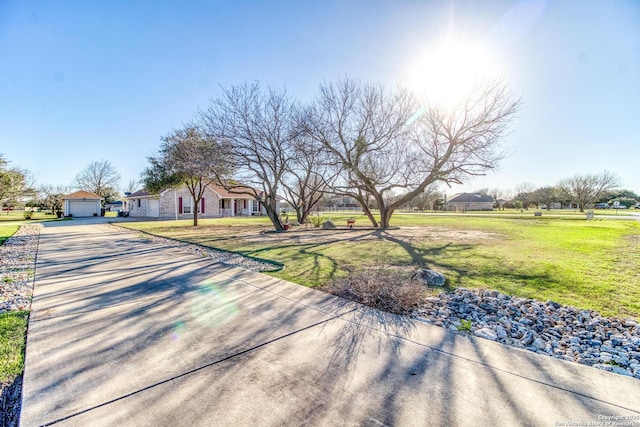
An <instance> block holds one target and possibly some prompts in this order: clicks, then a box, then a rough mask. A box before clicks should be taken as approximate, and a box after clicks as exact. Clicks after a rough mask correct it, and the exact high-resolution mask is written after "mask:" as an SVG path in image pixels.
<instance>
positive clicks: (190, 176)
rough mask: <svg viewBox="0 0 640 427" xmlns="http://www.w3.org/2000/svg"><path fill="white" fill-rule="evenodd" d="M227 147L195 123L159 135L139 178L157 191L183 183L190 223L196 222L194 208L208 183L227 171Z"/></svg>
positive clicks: (152, 191)
mask: <svg viewBox="0 0 640 427" xmlns="http://www.w3.org/2000/svg"><path fill="white" fill-rule="evenodd" d="M228 151H229V150H228V147H227V146H226V145H225V144H224V143H223V142H219V141H217V140H216V139H215V138H212V137H211V136H210V135H208V134H207V133H205V132H203V131H202V130H201V129H199V128H198V127H197V126H195V125H187V126H185V127H184V128H182V129H177V130H174V131H172V132H170V133H169V134H168V135H166V136H165V137H163V138H162V145H161V146H160V153H159V154H158V155H157V156H151V157H149V158H148V160H149V163H150V166H148V167H147V168H146V169H145V170H144V172H143V174H142V179H143V182H144V186H145V189H147V191H149V192H151V193H159V192H161V191H162V190H165V189H167V188H172V187H173V188H175V187H181V186H183V185H184V186H186V188H187V190H188V191H189V193H190V194H191V197H192V199H193V205H192V207H193V225H194V226H197V225H198V207H199V206H200V201H201V200H202V197H203V196H204V192H205V189H206V188H207V186H208V185H210V184H212V183H214V182H217V178H218V177H219V176H225V175H228V174H230V173H231V171H232V168H231V163H230V162H228Z"/></svg>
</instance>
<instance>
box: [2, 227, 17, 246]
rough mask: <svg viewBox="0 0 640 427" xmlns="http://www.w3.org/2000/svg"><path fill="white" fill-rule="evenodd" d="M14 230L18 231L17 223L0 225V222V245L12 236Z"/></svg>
mask: <svg viewBox="0 0 640 427" xmlns="http://www.w3.org/2000/svg"><path fill="white" fill-rule="evenodd" d="M16 231H18V226H17V225H13V224H12V225H2V223H0V245H2V244H3V243H4V241H5V240H7V239H8V238H9V237H11V236H13V235H14V234H15V232H16Z"/></svg>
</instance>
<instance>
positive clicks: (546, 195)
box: [531, 186, 560, 211]
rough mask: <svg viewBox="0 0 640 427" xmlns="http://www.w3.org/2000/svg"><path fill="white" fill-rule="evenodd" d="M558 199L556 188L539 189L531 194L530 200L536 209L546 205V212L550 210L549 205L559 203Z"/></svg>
mask: <svg viewBox="0 0 640 427" xmlns="http://www.w3.org/2000/svg"><path fill="white" fill-rule="evenodd" d="M559 199H560V196H559V190H558V188H557V187H549V186H547V187H540V188H538V189H537V190H535V191H534V192H533V193H531V200H532V201H533V203H535V204H536V207H539V205H546V206H547V210H548V211H550V210H551V205H553V204H554V203H555V202H557V201H559Z"/></svg>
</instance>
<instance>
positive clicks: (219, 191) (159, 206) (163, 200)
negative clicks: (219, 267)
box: [124, 184, 266, 219]
mask: <svg viewBox="0 0 640 427" xmlns="http://www.w3.org/2000/svg"><path fill="white" fill-rule="evenodd" d="M196 208H197V209H198V217H200V218H217V217H223V216H251V215H264V214H265V213H266V212H264V209H263V208H262V207H261V206H260V205H259V203H258V201H257V200H256V199H255V198H254V197H253V196H250V195H248V194H235V193H230V192H229V191H227V190H226V189H225V188H224V187H222V186H219V185H213V184H210V185H208V186H207V187H206V188H205V191H204V195H203V197H202V199H201V200H200V203H199V204H198V206H197V207H196ZM193 209H194V206H193V197H192V196H191V193H189V190H188V189H187V187H186V186H183V187H180V188H177V189H174V188H170V189H167V190H163V191H161V192H160V194H151V193H149V192H147V191H145V190H140V191H136V192H135V193H131V194H129V195H127V196H125V197H124V211H125V212H128V214H129V216H132V217H150V218H163V219H169V218H177V219H189V218H192V217H193Z"/></svg>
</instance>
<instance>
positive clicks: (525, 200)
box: [515, 182, 536, 209]
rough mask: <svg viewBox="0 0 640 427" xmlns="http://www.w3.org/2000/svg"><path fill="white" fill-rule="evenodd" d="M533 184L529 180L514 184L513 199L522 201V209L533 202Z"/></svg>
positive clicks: (527, 207)
mask: <svg viewBox="0 0 640 427" xmlns="http://www.w3.org/2000/svg"><path fill="white" fill-rule="evenodd" d="M535 188H536V187H535V185H533V184H532V183H530V182H523V183H521V184H518V185H516V189H515V191H516V197H515V199H516V200H517V201H519V202H520V203H522V207H523V208H524V209H529V205H531V203H533V199H534V197H533V192H534V190H535Z"/></svg>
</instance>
